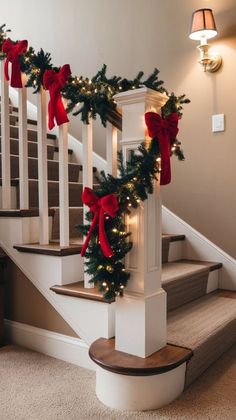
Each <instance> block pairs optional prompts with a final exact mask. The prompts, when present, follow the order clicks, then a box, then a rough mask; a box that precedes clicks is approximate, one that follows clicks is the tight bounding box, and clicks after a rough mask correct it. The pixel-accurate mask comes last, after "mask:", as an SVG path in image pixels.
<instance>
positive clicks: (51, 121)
mask: <svg viewBox="0 0 236 420" xmlns="http://www.w3.org/2000/svg"><path fill="white" fill-rule="evenodd" d="M49 93H50V100H49V102H48V128H49V130H52V128H53V127H55V123H54V117H55V106H56V100H55V95H54V94H53V92H50V90H49Z"/></svg>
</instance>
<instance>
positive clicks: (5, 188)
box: [1, 60, 11, 209]
mask: <svg viewBox="0 0 236 420" xmlns="http://www.w3.org/2000/svg"><path fill="white" fill-rule="evenodd" d="M4 64H5V60H3V61H2V62H1V142H2V144H1V146H2V149H1V153H2V208H3V209H10V208H11V159H10V123H9V82H8V81H7V80H6V79H5V74H4Z"/></svg>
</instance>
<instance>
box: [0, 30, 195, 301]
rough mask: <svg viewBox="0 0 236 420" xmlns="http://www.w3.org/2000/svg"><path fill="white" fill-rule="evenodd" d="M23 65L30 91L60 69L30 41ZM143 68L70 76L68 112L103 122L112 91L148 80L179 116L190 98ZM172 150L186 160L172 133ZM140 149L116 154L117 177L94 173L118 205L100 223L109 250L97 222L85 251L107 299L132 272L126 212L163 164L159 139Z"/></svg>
mask: <svg viewBox="0 0 236 420" xmlns="http://www.w3.org/2000/svg"><path fill="white" fill-rule="evenodd" d="M9 33H10V30H9V29H6V25H2V26H1V27H0V60H3V59H4V58H5V55H4V54H3V53H2V52H1V51H2V44H3V43H4V41H5V40H6V39H7V38H8V37H9ZM20 66H21V71H22V72H24V73H26V75H27V81H26V87H28V88H29V87H31V88H33V92H34V93H38V92H40V90H41V88H42V86H43V75H44V72H45V71H46V70H54V71H55V72H59V70H60V67H56V66H54V65H53V64H52V57H51V54H50V53H47V52H46V53H45V52H44V51H43V49H40V50H39V51H38V52H35V50H34V49H33V47H31V46H30V47H29V48H28V49H27V51H26V52H25V53H24V54H23V55H22V56H20ZM143 76H144V73H143V72H142V71H140V72H139V73H138V75H137V76H136V77H135V78H134V79H133V80H129V79H127V78H122V77H120V76H113V77H111V78H108V77H107V67H106V65H103V67H102V69H101V70H99V71H98V72H97V73H96V74H95V76H94V77H92V78H88V77H83V76H81V75H80V76H78V75H76V76H73V75H72V76H70V77H69V79H68V81H67V83H66V85H65V86H64V87H63V88H62V89H61V94H62V96H63V97H64V98H65V99H66V100H67V112H68V113H72V115H74V116H79V117H80V119H81V120H82V121H83V122H84V123H88V122H89V119H90V118H93V119H95V118H96V117H97V115H99V116H100V119H101V122H102V124H103V125H104V126H105V125H106V122H107V120H108V115H109V112H110V111H114V110H116V108H117V104H116V102H115V100H114V95H115V94H117V93H119V92H124V91H127V90H130V89H138V88H140V87H143V86H146V87H148V88H150V89H154V90H156V91H158V92H161V93H166V94H167V95H168V101H167V102H166V104H165V105H164V106H163V107H162V109H161V116H162V118H164V119H165V118H168V116H170V115H171V114H172V113H177V114H178V115H179V117H181V116H182V110H183V106H184V105H185V104H187V103H189V102H190V101H189V99H188V98H186V96H185V95H180V96H176V95H175V94H174V93H169V92H168V91H167V89H166V88H165V87H164V82H163V81H162V80H159V78H158V76H159V71H158V70H157V69H154V71H153V72H152V74H151V75H150V76H149V77H148V78H147V79H145V80H143ZM170 148H171V149H170V154H171V155H175V156H177V158H178V159H179V160H184V154H183V151H182V149H181V143H180V141H179V140H178V139H177V138H170ZM138 150H139V153H131V154H130V158H129V159H128V161H127V162H126V164H125V165H124V163H123V158H122V154H121V153H119V154H118V173H119V175H118V177H113V176H112V175H109V174H105V173H104V172H101V173H100V175H99V176H98V179H97V183H98V188H97V189H96V191H95V194H96V196H97V197H99V198H102V197H104V196H107V195H109V194H114V195H115V196H116V198H117V202H118V205H119V207H118V211H117V212H116V215H115V217H110V216H109V215H107V214H105V220H104V228H105V232H106V236H107V240H108V242H109V244H110V246H111V248H112V251H113V255H112V256H110V257H105V256H104V254H103V252H102V250H101V246H100V239H99V226H95V228H94V230H93V233H92V235H91V238H90V241H89V244H88V248H87V250H86V252H85V257H86V259H85V265H86V272H87V273H88V274H89V276H90V278H91V281H92V282H94V283H95V284H98V286H99V289H100V290H101V291H102V293H103V294H104V297H105V299H108V300H110V299H114V298H115V297H116V296H118V295H122V294H123V292H124V288H125V286H126V284H127V281H128V279H129V277H130V273H129V272H128V271H127V270H126V268H125V265H124V258H125V256H126V254H127V253H128V252H129V251H130V250H131V248H132V241H131V238H130V233H129V232H127V227H126V225H125V217H124V216H125V215H126V214H129V213H130V211H131V210H132V208H137V207H138V206H140V205H142V202H143V201H144V200H146V199H147V198H148V194H151V193H153V188H154V187H153V186H154V182H155V181H156V179H157V177H158V174H159V172H160V170H161V157H160V149H159V142H158V139H157V138H156V137H155V138H153V139H152V141H151V142H150V143H149V144H146V143H145V142H144V143H142V144H141V145H140V147H139V149H138ZM93 217H94V215H93V212H91V211H88V212H87V213H86V223H85V224H84V225H78V229H80V230H81V231H82V233H83V234H84V235H87V234H88V232H89V230H90V226H91V223H92V220H93Z"/></svg>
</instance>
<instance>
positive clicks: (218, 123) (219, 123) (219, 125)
mask: <svg viewBox="0 0 236 420" xmlns="http://www.w3.org/2000/svg"><path fill="white" fill-rule="evenodd" d="M224 130H225V115H224V114H216V115H212V132H213V133H216V132H217V131H224Z"/></svg>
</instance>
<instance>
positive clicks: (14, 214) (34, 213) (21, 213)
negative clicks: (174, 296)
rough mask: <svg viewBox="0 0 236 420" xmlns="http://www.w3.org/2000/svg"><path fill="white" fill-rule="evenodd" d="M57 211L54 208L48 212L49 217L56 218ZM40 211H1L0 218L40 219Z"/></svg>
mask: <svg viewBox="0 0 236 420" xmlns="http://www.w3.org/2000/svg"><path fill="white" fill-rule="evenodd" d="M54 214H55V210H54V209H53V208H51V209H49V210H48V215H49V216H54ZM38 216H39V209H37V208H32V209H13V210H0V217H38Z"/></svg>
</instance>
